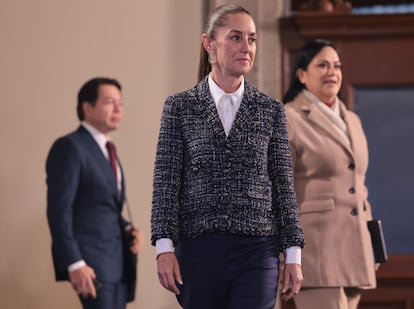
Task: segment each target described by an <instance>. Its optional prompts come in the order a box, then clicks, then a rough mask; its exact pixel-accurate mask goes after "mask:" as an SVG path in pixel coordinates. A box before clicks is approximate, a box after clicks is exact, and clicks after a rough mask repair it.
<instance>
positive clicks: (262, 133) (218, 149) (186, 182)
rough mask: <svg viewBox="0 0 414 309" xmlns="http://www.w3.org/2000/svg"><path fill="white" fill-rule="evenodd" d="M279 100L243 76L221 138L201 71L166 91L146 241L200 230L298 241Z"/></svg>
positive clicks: (300, 238)
mask: <svg viewBox="0 0 414 309" xmlns="http://www.w3.org/2000/svg"><path fill="white" fill-rule="evenodd" d="M292 176H293V175H292V166H291V156H290V151H289V143H288V135H287V129H286V118H285V113H284V108H283V105H282V104H281V103H280V102H278V101H276V100H274V99H272V98H270V97H268V96H266V95H264V94H262V93H260V92H259V91H258V90H257V89H256V88H255V87H253V86H251V85H250V84H249V83H247V82H246V83H245V91H244V95H243V99H242V102H241V105H240V109H239V110H238V112H237V114H236V118H235V120H234V123H233V127H232V128H231V130H230V133H229V135H228V137H226V135H225V133H224V130H223V126H222V124H221V121H220V118H219V116H218V113H217V108H216V106H215V104H214V101H213V99H212V97H211V94H210V90H209V87H208V80H207V77H206V79H204V80H203V81H202V82H201V83H199V84H198V85H197V86H196V87H194V88H192V89H190V90H188V91H185V92H182V93H179V94H177V95H175V96H172V97H169V98H168V99H167V102H166V104H165V106H164V111H163V116H162V123H161V129H160V134H159V140H158V148H157V155H156V162H155V169H154V192H153V208H152V243H153V244H155V242H156V240H157V239H160V238H170V239H172V240H173V241H174V243H177V242H178V241H179V239H180V238H195V237H197V236H199V235H201V234H203V233H229V234H238V235H247V236H270V235H278V236H279V238H280V246H281V248H282V249H285V248H286V247H290V246H301V247H302V246H303V234H302V230H301V227H300V224H299V217H298V211H297V207H296V198H295V192H294V186H293V177H292Z"/></svg>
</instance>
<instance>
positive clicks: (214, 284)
mask: <svg viewBox="0 0 414 309" xmlns="http://www.w3.org/2000/svg"><path fill="white" fill-rule="evenodd" d="M175 252H176V255H177V258H178V261H179V264H180V270H181V275H182V277H183V285H182V286H181V287H180V294H179V295H178V296H177V299H178V302H179V303H180V304H181V306H182V307H183V308H184V309H273V308H274V305H275V301H276V292H277V283H278V274H279V244H278V240H277V238H276V237H273V236H272V237H246V236H237V235H217V234H208V235H203V236H201V237H198V238H196V239H192V240H180V242H179V244H178V246H177V248H176V251H175Z"/></svg>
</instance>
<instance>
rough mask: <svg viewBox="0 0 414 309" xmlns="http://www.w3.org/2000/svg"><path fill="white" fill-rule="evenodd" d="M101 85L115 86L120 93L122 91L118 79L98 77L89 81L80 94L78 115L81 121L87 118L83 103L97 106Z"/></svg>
mask: <svg viewBox="0 0 414 309" xmlns="http://www.w3.org/2000/svg"><path fill="white" fill-rule="evenodd" d="M101 85H113V86H115V87H116V88H118V89H119V90H120V91H121V90H122V87H121V84H120V83H119V82H118V81H117V80H116V79H112V78H107V77H96V78H92V79H90V80H89V81H87V82H86V83H85V84H84V85H83V86H82V88H81V89H80V90H79V93H78V105H77V113H78V118H79V120H80V121H82V120H84V118H85V115H84V113H83V109H82V104H83V102H87V103H88V104H90V105H92V106H95V104H96V100H97V98H98V89H99V86H101Z"/></svg>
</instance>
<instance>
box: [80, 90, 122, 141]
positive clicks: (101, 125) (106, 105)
mask: <svg viewBox="0 0 414 309" xmlns="http://www.w3.org/2000/svg"><path fill="white" fill-rule="evenodd" d="M83 110H84V113H85V119H84V120H85V122H87V123H89V124H90V125H92V126H93V127H95V128H96V129H98V130H99V131H100V132H102V133H103V134H108V133H109V132H111V131H114V130H116V129H118V127H119V126H120V125H121V121H122V117H123V103H122V94H121V91H120V90H119V89H118V88H117V87H116V86H114V85H100V86H99V88H98V97H97V99H96V104H95V106H92V105H90V104H88V103H87V102H84V103H83Z"/></svg>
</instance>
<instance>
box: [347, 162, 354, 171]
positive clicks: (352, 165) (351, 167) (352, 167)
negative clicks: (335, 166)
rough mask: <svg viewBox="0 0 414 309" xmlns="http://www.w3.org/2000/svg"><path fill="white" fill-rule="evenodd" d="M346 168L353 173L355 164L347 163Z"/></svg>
mask: <svg viewBox="0 0 414 309" xmlns="http://www.w3.org/2000/svg"><path fill="white" fill-rule="evenodd" d="M348 168H349V169H350V170H351V171H353V170H354V169H355V163H349V165H348Z"/></svg>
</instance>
